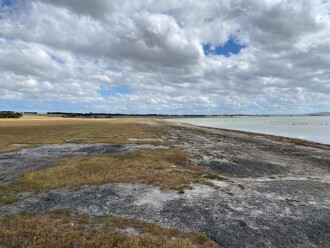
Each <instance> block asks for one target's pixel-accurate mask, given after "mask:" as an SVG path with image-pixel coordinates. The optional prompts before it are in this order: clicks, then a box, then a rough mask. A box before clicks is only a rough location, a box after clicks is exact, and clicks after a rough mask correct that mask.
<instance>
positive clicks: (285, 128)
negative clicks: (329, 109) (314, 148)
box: [171, 116, 330, 144]
mask: <svg viewBox="0 0 330 248" xmlns="http://www.w3.org/2000/svg"><path fill="white" fill-rule="evenodd" d="M171 121H175V122H184V123H189V124H193V125H199V126H208V127H218V128H226V129H233V130H241V131H248V132H254V133H263V134H272V135H277V136H285V137H290V138H299V139H305V140H309V141H314V142H319V143H324V144H330V116H294V117H293V116H287V117H248V118H245V117H244V118H241V117H233V118H181V119H171Z"/></svg>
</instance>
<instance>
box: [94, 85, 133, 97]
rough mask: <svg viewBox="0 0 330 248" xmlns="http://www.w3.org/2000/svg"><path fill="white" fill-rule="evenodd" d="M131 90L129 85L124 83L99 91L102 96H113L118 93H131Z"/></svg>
mask: <svg viewBox="0 0 330 248" xmlns="http://www.w3.org/2000/svg"><path fill="white" fill-rule="evenodd" d="M130 92H131V90H130V89H129V87H128V86H126V85H123V86H118V87H112V88H110V89H109V88H101V90H100V91H99V93H100V94H101V96H113V95H116V94H129V93H130Z"/></svg>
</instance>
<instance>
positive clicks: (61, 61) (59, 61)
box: [48, 53, 65, 65]
mask: <svg viewBox="0 0 330 248" xmlns="http://www.w3.org/2000/svg"><path fill="white" fill-rule="evenodd" d="M48 55H49V57H50V58H51V59H52V60H54V61H55V62H57V63H60V64H63V65H64V64H65V61H64V60H63V59H62V58H60V57H58V56H56V55H54V54H51V53H48Z"/></svg>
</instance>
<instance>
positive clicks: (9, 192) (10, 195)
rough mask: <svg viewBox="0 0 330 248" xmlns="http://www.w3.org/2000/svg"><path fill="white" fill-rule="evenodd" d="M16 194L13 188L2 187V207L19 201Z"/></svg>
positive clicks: (0, 196)
mask: <svg viewBox="0 0 330 248" xmlns="http://www.w3.org/2000/svg"><path fill="white" fill-rule="evenodd" d="M14 193H15V190H14V189H13V188H9V187H7V186H0V206H1V205H6V204H11V203H14V202H15V201H17V197H16V196H15V194H14Z"/></svg>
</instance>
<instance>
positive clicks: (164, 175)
mask: <svg viewBox="0 0 330 248" xmlns="http://www.w3.org/2000/svg"><path fill="white" fill-rule="evenodd" d="M202 176H203V177H202ZM208 178H212V179H217V176H216V175H212V174H209V173H208V171H207V170H206V169H204V168H202V167H199V166H196V165H192V164H190V163H189V162H188V155H187V153H186V152H185V151H184V150H183V149H181V148H179V147H174V148H170V149H164V150H153V151H147V152H146V151H141V152H133V153H127V154H121V155H116V156H91V157H87V158H86V157H84V158H78V159H66V160H64V161H63V162H62V163H61V164H60V165H59V166H56V167H52V168H47V169H44V170H40V171H36V172H31V173H28V174H25V175H24V176H23V177H22V178H21V179H20V180H19V183H20V184H21V188H22V189H25V190H30V191H36V192H38V191H43V190H50V189H56V188H62V187H68V186H69V187H79V186H82V185H88V184H90V185H99V184H105V183H135V182H139V183H147V184H153V185H156V186H160V187H162V188H164V189H176V190H179V191H181V192H182V190H183V189H184V188H189V187H190V184H191V183H208V184H209V181H207V180H206V179H208Z"/></svg>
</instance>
